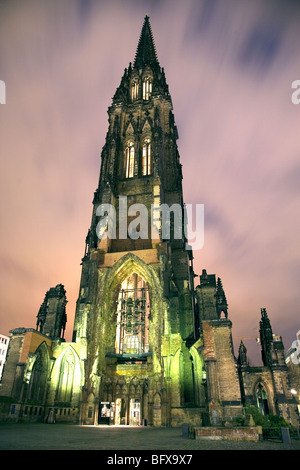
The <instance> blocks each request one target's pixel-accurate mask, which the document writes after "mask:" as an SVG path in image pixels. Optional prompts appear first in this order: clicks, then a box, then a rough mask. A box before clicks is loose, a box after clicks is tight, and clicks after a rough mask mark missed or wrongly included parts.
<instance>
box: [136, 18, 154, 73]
mask: <svg viewBox="0 0 300 470" xmlns="http://www.w3.org/2000/svg"><path fill="white" fill-rule="evenodd" d="M146 65H149V66H150V67H152V68H156V67H157V66H159V62H158V60H157V55H156V50H155V44H154V40H153V35H152V30H151V25H150V21H149V16H148V15H146V16H145V19H144V24H143V27H142V31H141V35H140V39H139V43H138V47H137V51H136V55H135V60H134V67H135V68H137V69H140V68H143V67H145V66H146Z"/></svg>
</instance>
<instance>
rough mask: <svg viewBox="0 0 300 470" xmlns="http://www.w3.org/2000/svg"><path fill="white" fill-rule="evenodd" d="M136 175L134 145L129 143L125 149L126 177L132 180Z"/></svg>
mask: <svg viewBox="0 0 300 470" xmlns="http://www.w3.org/2000/svg"><path fill="white" fill-rule="evenodd" d="M133 174H134V143H133V142H132V141H131V142H129V143H128V145H127V147H126V149H125V177H126V178H132V177H133Z"/></svg>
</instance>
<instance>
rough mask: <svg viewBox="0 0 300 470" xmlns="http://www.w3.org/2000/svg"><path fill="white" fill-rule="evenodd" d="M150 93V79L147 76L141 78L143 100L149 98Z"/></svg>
mask: <svg viewBox="0 0 300 470" xmlns="http://www.w3.org/2000/svg"><path fill="white" fill-rule="evenodd" d="M151 93H152V81H151V78H149V77H147V78H145V79H144V80H143V100H149V97H150V95H151Z"/></svg>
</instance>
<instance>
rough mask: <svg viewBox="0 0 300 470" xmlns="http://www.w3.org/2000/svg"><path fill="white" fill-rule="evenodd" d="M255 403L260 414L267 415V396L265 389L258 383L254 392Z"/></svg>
mask: <svg viewBox="0 0 300 470" xmlns="http://www.w3.org/2000/svg"><path fill="white" fill-rule="evenodd" d="M255 396H256V403H257V407H258V409H259V411H260V412H261V414H263V415H266V414H269V404H268V396H267V392H266V390H265V387H264V386H263V385H262V384H261V383H259V384H258V385H257V387H256V390H255Z"/></svg>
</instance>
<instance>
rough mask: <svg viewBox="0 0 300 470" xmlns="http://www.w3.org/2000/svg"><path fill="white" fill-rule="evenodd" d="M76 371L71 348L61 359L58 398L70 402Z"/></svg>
mask: <svg viewBox="0 0 300 470" xmlns="http://www.w3.org/2000/svg"><path fill="white" fill-rule="evenodd" d="M74 371H75V358H74V354H73V352H72V351H71V350H69V351H67V352H66V353H65V355H64V357H63V359H62V361H61V367H60V373H59V380H58V389H57V396H56V400H57V401H58V402H64V403H65V402H70V401H71V398H72V390H73V381H74Z"/></svg>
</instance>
